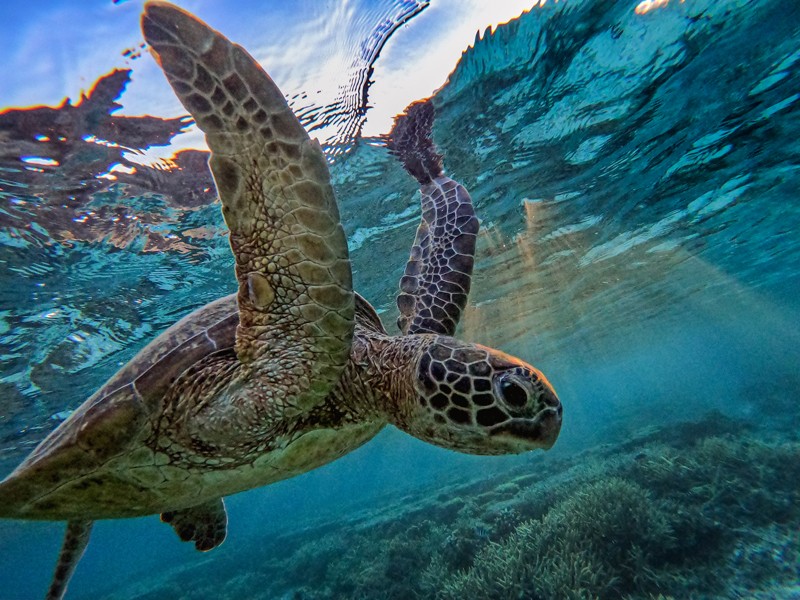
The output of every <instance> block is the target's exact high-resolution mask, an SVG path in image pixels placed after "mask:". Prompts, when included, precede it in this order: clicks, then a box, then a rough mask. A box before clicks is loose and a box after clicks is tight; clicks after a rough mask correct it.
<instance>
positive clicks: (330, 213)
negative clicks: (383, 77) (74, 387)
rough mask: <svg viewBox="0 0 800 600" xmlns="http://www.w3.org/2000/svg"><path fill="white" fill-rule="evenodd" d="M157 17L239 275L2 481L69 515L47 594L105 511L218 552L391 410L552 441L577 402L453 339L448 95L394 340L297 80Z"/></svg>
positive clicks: (154, 22)
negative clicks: (257, 496)
mask: <svg viewBox="0 0 800 600" xmlns="http://www.w3.org/2000/svg"><path fill="white" fill-rule="evenodd" d="M142 29H143V31H144V35H145V38H146V40H147V42H148V44H149V45H150V48H151V49H152V51H153V53H154V55H155V57H156V59H157V60H158V62H159V64H160V65H161V67H162V69H163V71H164V73H165V74H166V76H167V79H168V80H169V82H170V84H171V85H172V87H173V89H174V90H175V93H176V94H177V96H178V98H180V100H181V102H182V103H183V104H184V106H185V107H186V109H187V110H188V111H189V112H190V113H191V114H192V116H193V118H194V119H195V121H196V122H197V125H198V127H199V128H200V129H201V130H202V131H203V132H204V133H205V135H206V140H207V141H208V146H209V147H210V149H211V158H210V166H211V170H212V171H213V174H214V180H215V182H216V186H217V190H218V193H219V196H220V198H221V200H222V212H223V216H224V218H225V222H226V224H227V226H228V228H229V229H230V244H231V248H232V250H233V254H234V257H235V262H236V266H235V271H236V279H237V281H238V285H239V288H238V292H237V293H236V294H234V295H231V296H228V297H226V298H222V299H220V300H217V301H215V302H212V303H210V304H208V305H206V306H204V307H203V308H201V309H199V310H197V311H195V312H193V313H192V314H190V315H189V316H187V317H185V318H184V319H182V320H181V321H179V322H178V323H176V324H175V325H173V326H172V327H170V328H169V329H168V330H167V331H165V332H164V333H162V334H161V335H160V336H158V337H157V338H156V339H155V340H153V341H152V342H151V343H150V344H149V345H148V346H146V347H145V348H144V349H143V350H142V351H141V352H140V353H139V354H138V355H137V356H136V357H135V358H134V359H133V360H132V361H131V362H129V363H128V364H127V365H125V366H124V367H123V368H122V369H121V370H120V371H119V372H117V373H116V374H115V375H114V376H113V377H112V378H111V379H110V380H109V381H108V382H107V383H106V384H105V385H104V386H103V387H101V388H100V389H99V390H98V391H97V392H96V393H95V394H94V395H93V396H91V397H90V398H89V399H88V400H87V401H86V402H84V404H83V405H81V406H80V407H79V408H78V409H77V410H76V411H75V412H74V413H73V414H72V415H71V416H70V417H69V418H68V419H67V420H66V421H64V422H63V423H62V424H61V425H60V426H59V427H58V428H57V429H56V430H55V431H53V432H52V433H51V434H50V435H49V436H48V437H47V438H46V439H45V440H44V441H43V442H42V443H41V444H40V445H39V446H38V447H37V448H36V449H35V450H34V451H33V452H32V453H31V454H30V456H28V457H27V458H26V459H25V461H24V462H23V463H22V464H21V465H20V466H19V467H18V468H17V469H16V470H15V471H14V472H13V473H11V474H10V475H9V476H8V477H7V478H6V479H5V480H4V481H3V482H2V483H0V517H5V518H16V519H44V520H66V521H67V522H68V524H67V532H66V536H65V539H64V544H63V547H62V550H61V554H60V556H59V562H58V565H57V568H56V572H55V575H54V578H53V582H52V584H51V587H50V590H49V593H48V596H47V597H48V598H50V599H55V598H61V597H63V594H64V592H65V590H66V586H67V583H68V580H69V577H70V575H71V574H72V572H73V570H74V568H75V566H76V564H77V562H78V560H79V559H80V556H81V554H82V553H83V550H84V548H85V546H86V543H87V541H88V538H89V533H90V529H91V525H92V523H93V521H95V520H97V519H108V518H120V517H134V516H139V515H147V514H155V513H160V514H161V518H162V520H163V521H165V522H167V523H169V524H170V525H171V526H172V527H173V528H174V529H175V530H176V532H177V533H178V535H179V536H180V537H181V539H183V540H185V541H193V542H194V544H195V546H196V547H197V548H198V549H199V550H210V549H212V548H214V547H215V546H217V545H219V544H220V543H222V541H223V540H224V538H225V534H226V524H227V517H226V513H225V508H224V506H223V502H222V498H223V497H224V496H227V495H229V494H234V493H236V492H240V491H242V490H247V489H250V488H254V487H257V486H263V485H266V484H269V483H272V482H275V481H278V480H281V479H285V478H288V477H292V476H294V475H298V474H300V473H304V472H306V471H309V470H311V469H313V468H315V467H318V466H320V465H323V464H325V463H328V462H330V461H332V460H335V459H336V458H339V457H340V456H342V455H343V454H345V453H347V452H350V451H351V450H353V449H355V448H357V447H359V446H361V445H362V444H364V443H365V442H366V441H368V440H369V439H370V438H372V437H373V436H374V435H375V434H376V433H378V431H379V430H380V429H381V428H383V427H384V426H385V425H386V424H387V423H391V424H394V425H395V426H397V427H398V428H400V429H401V430H403V431H406V432H408V433H410V434H411V435H413V436H415V437H417V438H419V439H422V440H425V441H427V442H431V443H433V444H437V445H439V446H443V447H445V448H451V449H454V450H458V451H461V452H470V453H475V454H505V453H517V452H522V451H526V450H531V449H534V448H545V449H546V448H549V447H550V446H552V444H553V443H554V442H555V439H556V437H557V436H558V433H559V429H560V427H561V405H560V403H559V400H558V398H557V396H556V394H555V392H554V391H553V389H552V387H551V386H550V384H549V383H548V382H547V380H546V379H545V377H544V376H543V375H542V374H541V373H540V372H539V371H537V370H536V369H535V368H533V367H532V366H530V365H528V364H526V363H525V362H523V361H521V360H519V359H517V358H513V357H511V356H508V355H507V354H504V353H502V352H499V351H496V350H492V349H490V348H486V347H484V346H480V345H477V344H468V343H464V342H460V341H457V340H455V339H453V338H452V337H450V336H451V335H452V334H453V333H454V331H455V328H456V324H457V322H458V319H459V316H460V314H461V312H462V310H463V308H464V306H465V303H466V300H467V293H468V291H469V286H470V277H471V272H472V262H473V254H474V250H475V239H476V234H477V231H478V221H477V219H476V217H475V214H474V210H473V207H472V201H471V199H470V197H469V194H468V193H467V191H466V190H465V189H464V188H463V187H462V186H461V185H459V184H458V183H456V182H455V181H453V180H452V179H450V178H448V177H446V176H445V175H444V174H443V172H442V167H441V157H440V156H439V155H438V154H436V152H435V150H434V148H433V145H432V143H431V140H430V125H431V121H432V118H433V113H432V107H431V105H430V104H429V103H422V104H417V105H414V106H412V107H411V108H410V109H409V110H408V112H407V113H406V115H405V116H404V117H402V118H400V119H398V121H397V123H396V125H395V127H394V130H393V132H392V134H391V135H390V136H389V140H388V145H389V147H390V149H391V150H392V152H394V153H395V154H396V155H397V156H398V157H399V158H400V160H401V161H402V162H403V164H404V166H405V167H406V169H407V170H408V171H409V173H411V174H412V175H414V176H415V177H416V178H417V179H418V180H419V182H420V185H421V188H420V189H421V195H422V220H421V222H420V225H419V228H418V230H417V234H416V239H415V242H414V245H413V248H412V251H411V257H410V259H409V261H408V263H407V265H406V270H405V275H404V276H403V278H402V281H401V283H400V287H401V293H400V295H399V297H398V307H399V309H400V314H401V317H400V322H399V325H400V328H401V330H402V333H403V335H400V336H390V335H388V334H387V332H386V330H385V329H384V327H383V325H382V324H381V320H380V318H379V317H378V315H377V313H376V312H375V310H374V309H373V308H372V306H370V304H369V303H368V302H367V301H366V300H364V299H363V298H362V297H361V296H359V295H358V294H356V293H354V292H353V289H352V283H351V270H350V261H349V258H348V251H347V242H346V239H345V235H344V231H343V229H342V227H341V224H340V222H339V213H338V209H337V205H336V201H335V199H334V195H333V190H332V188H331V185H330V178H329V173H328V167H327V163H326V161H325V158H324V156H323V154H322V151H321V149H320V146H319V144H318V143H317V142H316V141H312V140H310V139H309V137H308V135H307V134H306V132H305V131H304V130H303V128H302V126H301V125H300V123H299V122H298V120H297V119H296V118H295V116H294V114H293V113H292V111H291V110H290V108H289V106H288V105H287V103H286V100H285V99H284V96H283V94H281V92H280V90H279V89H278V87H277V86H276V85H275V84H274V83H273V81H272V80H271V79H270V78H269V76H268V75H267V74H266V73H265V72H264V71H263V70H262V69H261V67H260V66H259V65H258V63H257V62H256V61H255V60H254V59H253V58H252V57H251V56H250V55H249V54H248V53H247V52H246V51H245V50H243V49H242V48H241V47H239V46H237V45H235V44H232V43H231V42H230V41H229V40H227V39H226V38H225V37H224V36H223V35H221V34H220V33H218V32H216V31H214V30H213V29H211V28H209V27H208V26H207V25H205V24H204V23H202V22H200V21H199V20H197V19H196V18H195V17H193V16H192V15H190V14H188V13H186V12H184V11H183V10H181V9H179V8H176V7H174V6H172V5H169V4H166V3H163V2H149V3H148V4H147V5H146V6H145V9H144V14H143V16H142Z"/></svg>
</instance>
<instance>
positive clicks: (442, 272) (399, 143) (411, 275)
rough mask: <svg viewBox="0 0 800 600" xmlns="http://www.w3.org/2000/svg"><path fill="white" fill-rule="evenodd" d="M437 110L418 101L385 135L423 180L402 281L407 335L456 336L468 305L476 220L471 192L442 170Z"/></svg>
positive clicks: (391, 147)
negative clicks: (436, 141)
mask: <svg viewBox="0 0 800 600" xmlns="http://www.w3.org/2000/svg"><path fill="white" fill-rule="evenodd" d="M433 117H434V109H433V104H432V103H431V101H430V100H426V101H424V102H415V103H414V104H412V105H411V106H409V107H408V108H407V109H406V111H405V113H404V114H402V115H400V116H399V117H398V118H397V119H396V121H395V124H394V127H393V128H392V131H391V132H390V133H389V135H388V136H387V138H386V141H387V146H388V147H389V150H390V151H391V152H392V153H393V154H394V155H395V156H397V158H398V159H399V160H400V162H401V163H402V164H403V168H405V170H406V171H408V173H409V174H411V175H412V176H413V177H414V178H415V179H416V180H417V181H419V183H420V194H421V201H422V202H421V203H422V218H421V220H420V224H419V227H418V228H417V235H416V238H415V239H414V245H413V246H412V247H411V256H410V257H409V259H408V263H406V269H405V273H404V275H403V278H402V279H401V280H400V294H399V295H398V296H397V307H398V308H399V309H400V317H399V318H398V320H397V325H398V327H399V328H400V330H401V331H402V332H403V333H405V334H413V333H440V334H445V335H453V334H454V333H455V330H456V326H457V325H458V321H459V319H460V318H461V313H462V311H463V310H464V307H465V306H466V304H467V296H468V295H469V289H470V283H471V278H472V265H473V263H474V260H475V241H476V237H477V234H478V218H477V217H476V216H475V209H474V208H473V206H472V198H470V196H469V193H468V192H467V190H466V189H465V188H464V186H462V185H461V184H459V183H458V182H456V181H453V180H452V179H450V178H449V177H447V176H446V175H444V173H443V172H442V157H441V156H440V155H439V154H438V153H437V152H436V148H435V147H434V145H433V141H432V139H431V129H432V127H433Z"/></svg>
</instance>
